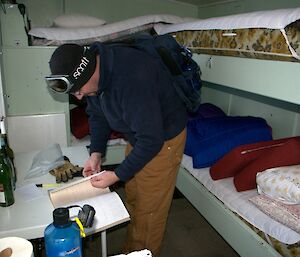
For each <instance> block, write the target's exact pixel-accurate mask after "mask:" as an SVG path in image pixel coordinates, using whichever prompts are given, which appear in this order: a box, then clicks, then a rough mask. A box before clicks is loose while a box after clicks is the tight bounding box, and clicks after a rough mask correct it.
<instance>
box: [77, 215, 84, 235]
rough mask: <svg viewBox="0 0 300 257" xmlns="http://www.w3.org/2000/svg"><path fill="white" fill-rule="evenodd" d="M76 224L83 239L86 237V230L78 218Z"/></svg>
mask: <svg viewBox="0 0 300 257" xmlns="http://www.w3.org/2000/svg"><path fill="white" fill-rule="evenodd" d="M75 222H76V223H77V225H78V227H79V229H80V236H81V237H85V233H84V228H83V226H82V223H81V221H80V219H78V218H77V217H76V218H75Z"/></svg>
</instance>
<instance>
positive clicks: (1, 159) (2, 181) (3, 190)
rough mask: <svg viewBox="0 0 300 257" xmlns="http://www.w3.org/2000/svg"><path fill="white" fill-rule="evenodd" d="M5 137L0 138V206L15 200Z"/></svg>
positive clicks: (10, 203)
mask: <svg viewBox="0 0 300 257" xmlns="http://www.w3.org/2000/svg"><path fill="white" fill-rule="evenodd" d="M2 141H3V138H0V145H1V148H0V206H2V207H7V206H10V205H12V204H13V203H14V202H15V199H14V190H13V185H12V174H11V169H10V167H9V166H8V165H7V164H6V161H5V152H4V149H3V148H2V145H3V142H2Z"/></svg>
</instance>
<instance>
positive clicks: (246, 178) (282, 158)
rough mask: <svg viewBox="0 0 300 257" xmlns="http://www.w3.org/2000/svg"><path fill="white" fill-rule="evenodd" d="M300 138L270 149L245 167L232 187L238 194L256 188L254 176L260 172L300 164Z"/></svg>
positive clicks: (236, 176)
mask: <svg viewBox="0 0 300 257" xmlns="http://www.w3.org/2000/svg"><path fill="white" fill-rule="evenodd" d="M299 156H300V138H292V139H289V140H288V141H287V142H286V143H284V144H283V145H282V146H279V147H276V148H274V149H271V150H270V151H269V152H268V153H266V154H263V155H262V156H259V157H258V158H257V159H255V160H254V161H252V162H251V163H249V164H248V165H246V166H245V167H244V168H243V169H242V170H241V171H239V172H238V173H237V174H236V175H235V176H234V179H233V181H234V185H235V187H236V190H237V191H238V192H241V191H245V190H251V189H254V188H256V174H257V173H258V172H260V171H263V170H266V169H269V168H274V167H280V166H288V165H296V164H299V163H300V158H299Z"/></svg>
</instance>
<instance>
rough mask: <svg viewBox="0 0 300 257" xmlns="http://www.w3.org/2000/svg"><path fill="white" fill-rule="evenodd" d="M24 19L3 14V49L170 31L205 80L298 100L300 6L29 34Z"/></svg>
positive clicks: (151, 18) (35, 48)
mask: <svg viewBox="0 0 300 257" xmlns="http://www.w3.org/2000/svg"><path fill="white" fill-rule="evenodd" d="M64 18H65V22H67V23H68V22H70V21H68V20H67V18H70V17H67V16H66V17H64ZM71 18H72V17H71ZM23 20H24V19H23V18H22V17H21V15H20V13H19V10H18V8H17V7H16V6H14V5H12V7H11V8H9V9H7V10H6V13H2V15H1V30H2V37H3V38H2V42H3V45H2V48H3V49H4V52H5V53H6V52H9V53H10V54H11V55H14V53H13V52H14V48H22V47H23V48H26V49H25V50H24V51H26V52H30V56H32V51H33V52H39V51H40V53H41V54H42V52H46V51H47V54H46V56H48V55H49V53H48V52H50V53H51V52H52V51H53V49H54V47H56V46H57V45H60V44H63V43H79V44H83V45H89V44H90V43H91V42H94V41H101V42H107V41H119V40H120V39H126V38H128V37H129V38H130V37H132V36H135V35H136V34H139V33H150V34H165V33H171V34H172V35H173V36H174V37H176V39H177V41H178V42H180V43H182V44H183V45H185V46H186V47H188V48H189V49H191V50H192V51H193V52H194V53H195V55H194V58H195V59H196V61H197V62H198V63H199V65H200V68H201V70H202V79H203V80H204V81H206V82H210V83H213V84H217V85H221V86H226V87H230V88H234V89H238V90H241V91H245V92H250V93H254V94H258V95H262V96H267V97H270V98H274V99H278V100H282V101H285V102H289V103H294V104H300V94H299V93H300V92H299V88H300V85H299V79H298V77H297V74H298V71H299V62H300V8H293V9H278V10H272V11H259V12H252V13H244V14H238V15H230V16H224V17H216V18H209V19H203V20H202V19H194V18H182V17H178V16H174V15H162V14H155V15H145V16H137V17H134V18H130V19H127V20H123V21H118V22H114V23H107V24H103V25H98V26H90V27H87V26H88V24H85V27H84V28H83V27H74V26H75V25H74V23H73V24H72V27H66V26H51V27H44V28H41V27H39V28H32V29H31V30H29V31H28V34H27V35H26V34H24V23H23ZM79 23H80V22H79ZM12 24H15V26H12ZM79 25H80V24H79ZM15 27H17V28H18V30H16V29H14V28H15ZM22 30H23V31H22ZM28 38H29V39H30V40H29V41H28V40H27V39H28ZM29 48H30V49H29ZM45 48H49V51H48V50H44V49H45ZM37 54H38V53H37ZM237 57H238V58H237ZM239 57H242V58H239ZM224 88H225V87H224Z"/></svg>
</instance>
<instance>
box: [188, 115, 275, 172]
mask: <svg viewBox="0 0 300 257" xmlns="http://www.w3.org/2000/svg"><path fill="white" fill-rule="evenodd" d="M268 140H272V130H271V128H270V127H269V125H268V124H267V122H266V121H265V120H264V119H262V118H257V117H250V116H246V117H232V116H223V117H211V118H199V119H193V120H189V122H188V124H187V141H186V145H185V150H184V153H185V154H187V155H189V156H191V157H193V166H194V168H203V167H208V166H211V165H212V164H214V163H215V162H216V161H218V160H219V159H220V158H221V157H223V156H224V155H225V154H226V153H228V152H229V151H230V150H232V149H233V148H235V147H237V146H239V145H243V144H250V143H256V142H260V141H268Z"/></svg>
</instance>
